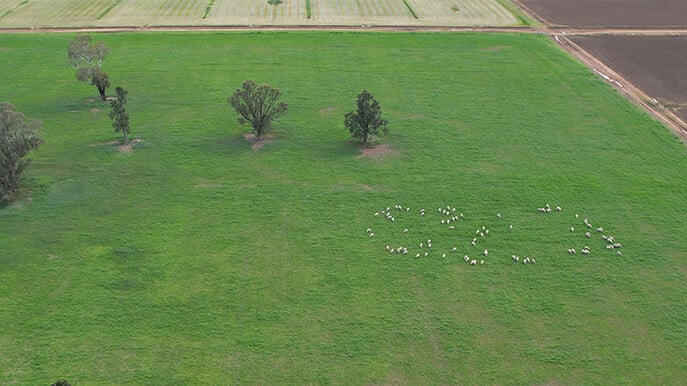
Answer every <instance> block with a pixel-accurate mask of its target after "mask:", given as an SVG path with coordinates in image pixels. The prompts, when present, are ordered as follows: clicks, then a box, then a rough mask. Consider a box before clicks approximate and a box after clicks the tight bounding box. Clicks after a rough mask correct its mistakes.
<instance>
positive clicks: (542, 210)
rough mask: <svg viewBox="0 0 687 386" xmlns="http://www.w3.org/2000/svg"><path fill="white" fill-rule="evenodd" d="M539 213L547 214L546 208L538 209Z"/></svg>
mask: <svg viewBox="0 0 687 386" xmlns="http://www.w3.org/2000/svg"><path fill="white" fill-rule="evenodd" d="M537 211H539V212H544V213H546V208H537Z"/></svg>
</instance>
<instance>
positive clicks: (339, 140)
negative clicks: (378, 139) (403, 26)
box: [0, 33, 687, 384]
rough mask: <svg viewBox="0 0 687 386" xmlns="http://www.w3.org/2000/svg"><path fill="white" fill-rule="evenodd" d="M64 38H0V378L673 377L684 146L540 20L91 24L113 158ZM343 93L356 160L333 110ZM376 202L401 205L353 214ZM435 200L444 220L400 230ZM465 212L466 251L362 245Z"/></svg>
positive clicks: (684, 221)
mask: <svg viewBox="0 0 687 386" xmlns="http://www.w3.org/2000/svg"><path fill="white" fill-rule="evenodd" d="M72 37H73V36H72V35H36V34H32V35H0V52H2V55H1V56H0V66H1V68H3V71H1V72H0V95H2V98H1V99H3V100H9V101H11V102H12V103H14V104H15V105H16V106H17V108H18V109H19V110H20V111H22V112H24V113H25V114H26V115H28V116H30V117H35V118H38V119H41V120H42V121H43V122H44V130H43V133H44V137H45V140H46V143H45V145H44V146H43V147H42V148H41V149H40V150H39V151H38V152H37V153H36V154H35V155H34V163H33V165H32V168H31V170H30V171H29V173H28V176H27V181H26V183H27V186H28V188H30V189H31V190H32V194H31V198H32V201H30V202H29V201H28V200H27V199H23V200H20V201H19V202H18V203H16V204H12V205H8V206H5V207H3V208H1V209H0V224H1V226H0V310H1V312H0V326H2V328H0V383H2V384H47V383H49V382H52V381H54V380H56V379H58V378H67V379H68V380H70V381H71V382H73V383H75V384H103V383H135V384H158V383H207V384H220V383H234V382H244V383H262V384H269V383H299V384H300V383H347V384H363V383H408V384H427V383H463V384H475V383H480V384H482V383H536V384H540V383H547V382H552V383H563V384H597V383H614V384H615V383H632V384H684V383H685V382H687V365H686V363H687V351H685V345H686V343H687V339H686V338H685V337H687V301H686V300H685V293H687V280H686V275H687V261H686V259H685V258H686V252H685V251H687V241H686V240H685V237H684V235H685V234H687V216H685V212H686V211H687V196H686V194H685V190H684V187H685V181H686V180H687V151H686V150H685V147H684V146H683V145H682V144H681V143H680V142H679V141H678V140H677V139H676V138H675V137H674V136H673V135H672V134H670V133H669V131H668V130H667V129H666V128H664V127H662V126H661V125H659V124H658V123H656V122H654V121H652V120H651V119H650V118H648V117H647V116H646V115H645V114H643V113H642V112H641V111H639V110H638V109H637V108H636V107H634V106H633V105H631V104H630V103H629V102H627V101H625V100H624V99H622V98H620V97H619V96H617V95H616V93H615V92H614V91H613V90H612V89H611V88H609V87H608V86H607V85H605V84H604V83H603V82H602V81H601V80H599V79H598V78H597V77H596V76H594V75H593V74H592V73H590V71H588V70H587V69H585V68H584V67H582V66H581V65H579V64H577V63H575V62H573V61H572V60H571V59H569V58H568V56H567V55H565V54H564V53H562V52H561V51H559V49H558V48H556V47H555V46H554V45H553V44H551V43H550V42H549V41H548V40H547V39H546V38H545V37H543V36H534V35H502V34H481V35H479V34H379V33H370V34H367V33H365V34H363V33H228V34H227V33H208V34H138V35H136V34H109V35H100V36H96V37H94V40H96V41H97V40H104V41H106V43H107V44H108V46H111V47H112V48H113V51H112V54H111V55H110V57H108V58H107V60H106V62H105V65H104V68H105V70H106V71H107V72H108V73H109V74H110V77H111V80H112V84H113V86H118V85H121V86H123V87H124V88H125V89H127V90H128V91H129V105H128V111H129V113H130V114H131V123H132V127H133V134H134V136H137V137H139V138H141V139H142V140H143V142H141V143H140V144H139V145H138V146H137V147H136V150H135V151H134V152H133V153H132V154H121V153H118V152H117V150H116V149H115V147H114V146H113V145H111V144H107V142H109V141H112V140H113V139H114V138H115V136H114V134H113V133H112V129H111V127H110V122H109V119H108V117H107V111H108V106H107V105H103V104H101V103H100V102H97V101H93V99H95V98H96V97H97V92H96V90H95V88H93V87H90V86H87V85H85V84H81V83H78V82H77V81H76V80H75V79H74V73H73V70H72V69H70V68H69V67H67V66H66V64H65V56H66V49H65V47H66V46H67V42H68V41H69V40H70V39H71V38H72ZM246 79H254V80H256V81H258V82H260V83H269V84H271V85H272V86H275V87H279V88H281V90H282V91H283V94H284V97H285V99H286V100H287V102H288V103H289V104H290V111H289V113H288V115H287V116H286V117H285V118H284V119H282V120H280V121H278V122H277V124H276V130H275V132H276V134H277V137H278V138H277V139H276V140H274V141H273V142H271V143H268V144H267V145H266V146H265V147H264V148H262V149H260V150H259V151H257V152H254V151H253V150H252V149H251V145H250V143H247V142H246V141H245V140H244V139H243V134H244V133H245V132H246V131H247V129H246V128H245V127H240V126H238V125H237V124H236V122H235V114H233V113H232V112H231V111H230V109H229V107H228V104H227V102H226V97H227V96H228V95H230V94H231V92H232V91H233V90H234V89H235V88H237V87H239V86H240V84H241V82H242V81H244V80H246ZM362 89H368V90H370V91H371V92H372V93H373V94H374V95H375V96H376V97H377V99H378V100H379V101H380V103H381V106H382V109H383V110H384V112H385V113H386V116H387V118H388V119H389V121H390V135H389V136H388V137H387V138H385V139H384V142H386V143H388V144H390V147H391V149H392V153H390V154H387V155H385V156H383V157H381V158H378V159H369V158H359V157H358V155H359V152H360V151H359V149H358V148H357V147H356V146H355V145H353V144H351V143H350V142H349V141H348V137H347V132H346V131H345V129H344V128H343V124H342V121H343V115H344V114H345V112H347V111H348V110H350V109H352V108H353V106H354V101H355V96H356V95H357V93H359V92H360V91H361V90H362ZM546 202H549V203H551V204H552V205H561V206H562V207H563V208H564V211H563V212H561V213H557V214H552V215H549V216H546V215H542V214H539V213H537V212H536V208H537V207H539V206H543V205H544V204H545V203H546ZM397 203H398V204H402V205H408V206H411V207H413V209H414V211H413V214H414V215H413V216H411V215H410V214H408V215H407V216H399V221H398V223H394V224H393V225H392V224H391V223H389V222H384V221H383V220H380V219H375V218H374V217H373V216H372V213H374V212H375V211H377V210H379V209H381V208H384V207H386V206H392V207H393V205H394V204H397ZM443 205H453V206H457V207H458V208H460V211H463V212H464V213H465V215H466V219H465V220H464V223H459V224H457V229H456V230H455V231H454V232H453V233H450V232H449V231H448V230H446V229H444V228H441V227H440V226H438V225H437V226H436V227H432V226H430V225H429V223H428V224H427V225H422V227H421V223H419V222H418V221H420V218H419V216H417V214H416V212H415V210H417V209H419V208H420V207H421V206H422V207H425V208H427V210H428V216H427V219H430V212H431V215H432V216H434V221H435V220H436V219H438V217H436V216H437V215H435V214H434V212H435V211H436V208H437V207H439V206H443ZM496 212H500V213H501V214H502V215H503V219H502V221H503V222H506V223H513V224H514V225H515V229H514V230H513V232H512V233H506V231H505V223H504V224H501V223H499V222H497V221H496V220H497V219H496V218H495V213H496ZM575 212H579V213H580V214H581V215H582V217H587V218H589V220H590V221H591V222H592V223H593V224H594V225H595V226H596V225H600V226H603V227H605V228H606V232H608V233H609V234H613V235H614V236H615V237H616V238H617V239H618V240H619V241H620V242H622V243H623V245H624V248H623V251H624V253H625V255H624V256H623V257H622V258H618V257H615V256H614V255H613V254H612V253H606V251H605V250H603V249H602V248H603V246H602V244H601V241H600V240H598V236H595V237H596V239H595V240H591V241H589V242H588V241H587V240H586V239H584V237H583V236H582V235H581V233H579V232H578V233H576V234H572V233H570V232H569V231H568V228H569V227H570V225H572V224H575V221H577V222H581V221H580V220H581V219H579V220H575V219H574V217H573V213H575ZM483 224H484V225H488V226H489V227H490V228H491V229H493V238H490V239H488V241H486V242H487V243H488V244H486V245H487V246H488V248H489V250H490V252H491V253H490V256H489V258H488V260H487V264H485V265H484V266H478V267H470V266H468V265H466V264H465V263H464V262H463V261H462V259H461V258H460V257H455V256H454V255H452V256H451V257H450V258H446V259H441V258H437V257H430V258H422V259H414V258H411V257H407V256H406V257H401V256H397V255H390V254H388V253H386V252H385V251H384V244H385V243H387V242H389V241H395V242H396V241H397V240H402V239H401V234H400V229H401V228H402V227H410V228H412V230H413V231H414V230H415V228H417V229H420V228H421V229H424V232H425V233H423V234H415V233H413V232H411V234H409V237H412V240H413V241H414V242H419V241H421V240H423V239H424V238H428V237H429V238H432V239H433V243H434V245H435V247H434V248H436V250H437V251H438V250H440V249H447V248H449V247H450V246H452V245H454V244H456V243H459V245H460V248H461V250H460V251H459V252H460V254H459V255H460V256H462V254H463V253H473V250H470V249H469V248H468V247H470V245H469V240H470V239H471V238H472V234H473V233H474V230H475V229H476V227H477V226H480V225H483ZM579 225H581V224H579ZM368 227H373V228H374V229H375V231H376V233H377V237H375V238H373V239H371V238H369V237H367V235H366V233H365V229H366V228H368ZM392 231H393V232H395V233H394V234H393V235H392V234H391V233H390V232H392ZM490 237H492V236H490ZM585 243H589V244H590V246H592V248H593V251H594V252H593V253H592V256H591V257H588V258H585V257H582V256H580V255H577V256H574V257H571V256H569V255H568V254H567V253H566V252H565V250H566V249H567V248H570V247H573V246H577V248H578V249H579V248H580V245H583V244H585ZM511 253H517V254H519V255H521V256H523V257H524V256H533V257H536V258H537V262H538V263H537V265H536V266H531V265H527V266H525V265H522V264H519V265H518V264H514V263H513V262H512V261H511V260H510V255H511Z"/></svg>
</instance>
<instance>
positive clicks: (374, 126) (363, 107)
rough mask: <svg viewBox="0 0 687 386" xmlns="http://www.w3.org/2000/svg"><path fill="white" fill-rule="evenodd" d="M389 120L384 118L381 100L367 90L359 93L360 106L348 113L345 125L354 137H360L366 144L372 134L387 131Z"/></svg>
mask: <svg viewBox="0 0 687 386" xmlns="http://www.w3.org/2000/svg"><path fill="white" fill-rule="evenodd" d="M387 123H388V121H387V120H386V119H383V118H382V109H381V108H380V107H379V102H377V101H376V100H375V98H374V97H373V96H372V94H370V93H369V92H368V91H367V90H363V92H361V93H360V94H358V108H357V109H356V111H351V112H349V113H348V114H346V116H345V119H344V125H345V126H346V128H347V129H348V130H349V131H350V132H351V135H352V136H353V137H354V138H358V139H360V141H361V142H362V143H363V146H364V145H367V140H368V138H369V136H370V135H379V132H380V131H381V132H383V133H385V134H386V133H387V132H388V129H387V127H386V125H387Z"/></svg>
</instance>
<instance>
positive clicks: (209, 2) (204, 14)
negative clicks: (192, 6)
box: [202, 0, 215, 19]
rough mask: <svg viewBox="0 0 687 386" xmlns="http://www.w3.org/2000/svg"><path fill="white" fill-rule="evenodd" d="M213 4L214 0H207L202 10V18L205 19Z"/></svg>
mask: <svg viewBox="0 0 687 386" xmlns="http://www.w3.org/2000/svg"><path fill="white" fill-rule="evenodd" d="M213 5H215V0H210V1H208V5H207V6H206V7H205V11H204V12H203V16H202V19H207V17H208V15H209V14H210V10H211V9H212V6H213Z"/></svg>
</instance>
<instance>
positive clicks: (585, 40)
mask: <svg viewBox="0 0 687 386" xmlns="http://www.w3.org/2000/svg"><path fill="white" fill-rule="evenodd" d="M686 4H687V3H686ZM570 38H571V39H572V40H573V41H574V42H575V43H576V44H578V45H580V46H581V47H582V48H584V49H585V50H587V51H589V52H590V53H591V54H592V55H594V56H596V57H597V58H598V59H599V60H601V61H602V62H604V63H605V64H606V65H608V66H609V67H611V68H613V69H614V70H615V71H617V72H618V73H620V74H622V75H623V77H624V78H626V79H628V80H629V81H630V82H632V83H633V84H635V85H636V86H637V87H639V88H640V89H642V90H643V91H644V92H645V93H646V94H648V95H650V96H651V97H653V98H656V99H657V100H658V101H659V102H661V104H663V105H664V106H666V107H668V108H670V109H671V110H673V111H674V112H675V113H676V114H677V115H678V116H680V118H681V119H682V120H687V108H685V107H687V76H685V75H686V73H685V63H687V36H642V35H635V36H632V35H629V36H628V35H579V36H571V37H570Z"/></svg>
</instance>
